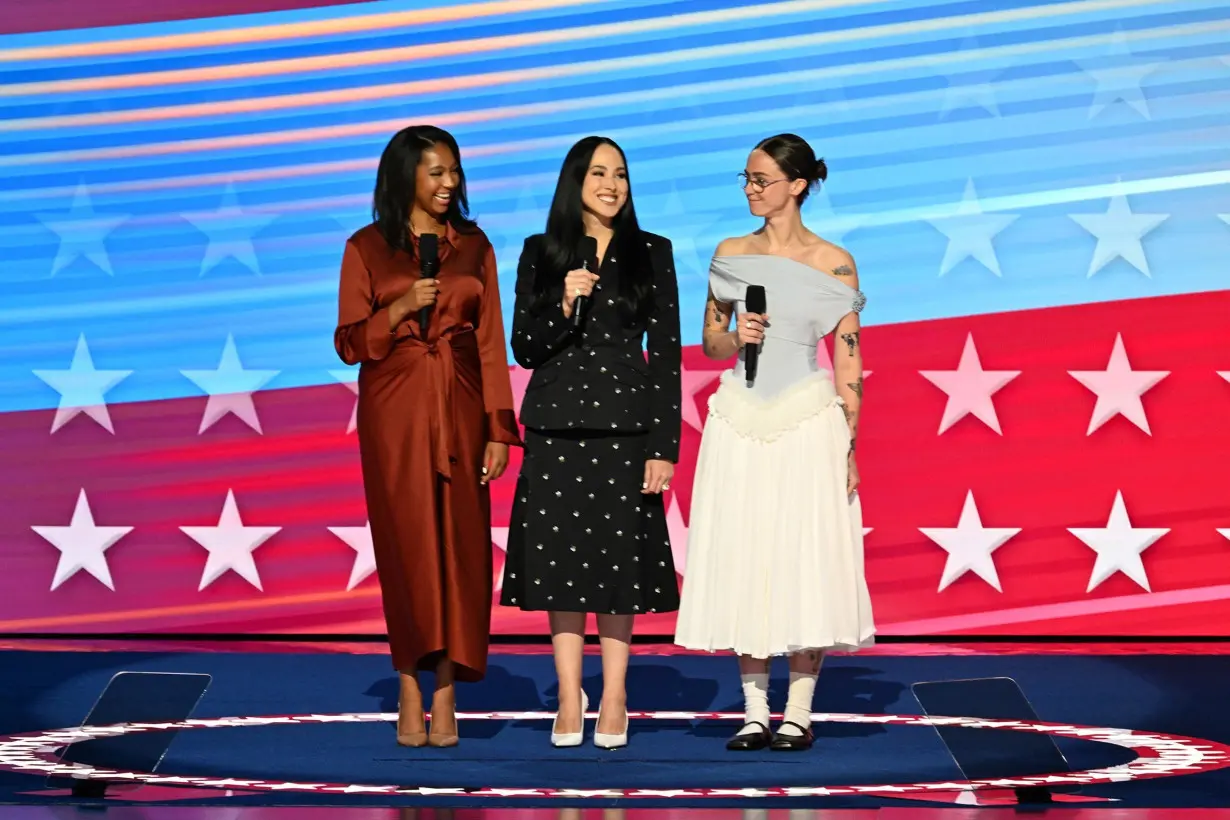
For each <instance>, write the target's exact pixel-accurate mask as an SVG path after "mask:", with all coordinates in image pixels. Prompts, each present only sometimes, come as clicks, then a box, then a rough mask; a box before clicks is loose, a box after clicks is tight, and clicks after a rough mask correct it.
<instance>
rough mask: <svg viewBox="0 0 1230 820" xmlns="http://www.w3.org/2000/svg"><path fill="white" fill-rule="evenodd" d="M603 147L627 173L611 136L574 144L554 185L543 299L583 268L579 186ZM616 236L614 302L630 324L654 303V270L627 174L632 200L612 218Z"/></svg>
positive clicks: (540, 285)
mask: <svg viewBox="0 0 1230 820" xmlns="http://www.w3.org/2000/svg"><path fill="white" fill-rule="evenodd" d="M600 145H609V146H611V147H612V148H614V149H615V150H616V151H618V152H619V156H620V158H621V159H623V162H624V168H625V170H626V169H627V166H628V159H627V156H626V155H625V154H624V151H623V149H622V148H620V147H619V145H618V144H617V143H616V142H615V141H614V140H612V139H609V138H607V137H585V138H584V139H582V140H580V141H579V142H577V144H576V145H574V146H572V148H571V149H569V151H568V155H567V156H565V157H564V164H563V166H562V167H561V168H560V172H559V180H558V181H557V182H556V183H555V197H554V198H553V199H552V200H551V210H550V211H549V212H548V214H547V229H546V232H545V235H544V237H543V246H542V258H541V260H540V264H539V269H538V273H539V275H538V277H537V278H536V280H535V289H536V290H537V291H538V292H539V294H541V295H546V294H547V293H548V292H551V291H556V290H559V289H560V288H561V287H562V283H563V281H564V276H565V275H566V274H567V273H568V271H570V270H574V269H576V268H579V267H581V263H582V261H583V260H582V259H581V256H580V253H579V252H578V250H579V246H580V243H581V237H583V236H584V235H585V223H584V220H583V219H582V213H583V208H582V205H581V186H582V185H583V184H584V182H585V175H586V174H587V173H588V172H589V165H590V162H591V161H592V160H593V158H594V151H596V150H597V149H598V146H600ZM612 227H613V228H614V231H615V233H614V236H613V237H611V248H610V250H611V252H613V255H614V256H615V258H616V259H617V260H619V287H618V295H617V299H616V302H617V304H618V306H619V309H620V312H621V313H622V314H623V317H624V319H625V321H627V322H629V323H631V322H633V321H636V320H637V319H641V318H643V317H644V316H646V315H647V314H648V312H649V309H650V307H651V304H652V299H653V270H652V268H651V267H650V262H649V254H648V252H647V251H646V248H645V240H644V238H643V237H642V235H641V227H640V225H639V224H638V223H637V221H636V208H635V207H633V204H632V177H631V175H630V174H629V176H628V199H627V201H625V202H624V206H623V207H622V208H620V209H619V213H618V214H617V215H616V216H615V219H614V220H613V225H612Z"/></svg>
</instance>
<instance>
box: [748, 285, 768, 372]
mask: <svg viewBox="0 0 1230 820" xmlns="http://www.w3.org/2000/svg"><path fill="white" fill-rule="evenodd" d="M743 301H744V304H746V305H747V312H748V313H758V314H760V315H761V316H763V315H764V313H765V311H766V310H768V305H767V304H766V302H765V292H764V285H748V286H747V295H746V296H745V297H743ZM759 359H760V345H759V344H749V345H745V346H744V349H743V371H744V373H746V374H747V383H748V384H749V385H750V384H751V383H752V382H754V381H756V365H757V364H758V362H759Z"/></svg>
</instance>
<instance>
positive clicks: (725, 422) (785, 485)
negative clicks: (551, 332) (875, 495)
mask: <svg viewBox="0 0 1230 820" xmlns="http://www.w3.org/2000/svg"><path fill="white" fill-rule="evenodd" d="M826 175H827V170H826V168H825V164H824V161H823V160H820V159H817V158H816V155H815V152H814V151H813V150H812V148H811V146H809V145H808V144H807V142H806V141H804V140H803V139H802V138H800V137H797V136H795V135H793V134H781V135H778V136H775V137H771V138H769V139H766V140H763V141H762V142H761V143H760V144H759V145H757V146H756V148H755V150H753V151H752V153H751V155H750V156H749V157H748V161H747V167H746V169H745V170H744V171H743V173H742V174H740V177H741V178H742V182H743V191H744V194H745V195H746V196H747V201H748V206H749V207H750V208H751V212H752V213H753V214H754V215H756V216H760V217H763V218H764V226H763V227H762V228H761V229H760V230H758V231H756V232H755V233H752V234H750V235H748V236H742V237H737V238H731V239H726V240H724V241H723V242H722V243H721V244H719V245H718V247H717V252H716V253H715V255H714V258H713V262H712V265H711V267H710V270H709V287H710V291H709V300H708V304H707V305H706V313H705V326H704V349H705V354H706V355H707V356H709V358H712V359H727V358H730V357H731V356H735V355H737V356H738V360H737V362H736V364H735V366H734V368H733V369H732V370H729V371H727V372H725V373H723V374H722V377H721V383H720V387H719V388H718V390H717V391H716V392H715V393H714V394H713V396H712V397H711V398H710V400H709V418H708V421H707V422H706V423H705V429H704V434H703V436H702V438H701V445H700V454H699V456H698V458H697V464H696V478H695V484H694V487H693V490H692V515H691V524H690V530H689V533H688V555H687V565H686V566H687V568H686V571H685V574H684V579H683V592H682V599H681V602H680V609H679V618H678V624H677V627H676V635H675V642H676V643H677V644H679V645H680V646H683V647H687V648H689V649H700V650H706V651H710V652H714V651H719V650H729V651H733V652H735V653H737V654H738V656H739V671H740V673H741V677H742V684H743V696H744V705H745V719H744V725H743V727H742V728H741V729H740V730H739V731H738V732H737V733H736V734H735V735H734V737H732V738H731V739H730V741H729V742H728V743H727V744H726V747H727V748H728V749H731V750H732V751H754V750H758V749H764V748H766V747H769V748H772V749H774V750H780V751H797V750H803V749H808V748H810V747H811V745H812V743H813V735H812V731H811V708H812V697H813V695H814V693H815V688H816V678H817V676H818V675H819V673H820V664H821V662H822V660H823V658H824V652H825V650H828V649H841V650H847V651H848V650H854V649H858V648H860V647H864V646H867V645H869V644H871V643H872V642H873V636H874V634H875V626H874V624H873V622H872V614H871V599H870V596H869V595H868V592H867V582H866V579H865V577H864V572H863V521H862V509H861V506H860V503H859V498H858V494H857V492H856V491H857V488H858V484H859V476H858V468H857V466H856V464H855V456H854V454H855V442H856V440H857V433H858V416H859V405H860V404H861V402H862V396H863V362H862V354H861V351H860V348H859V338H858V337H859V316H858V314H859V311H860V310H862V307H863V304H864V302H865V299H864V297H863V294H862V292H861V291H860V290H859V285H858V273H857V270H856V268H855V265H854V260H853V258H851V256H850V254H848V253H847V252H846V251H844V250H843V249H841V248H839V247H837V246H836V245H834V244H832V243H830V242H826V241H825V240H823V239H821V238H820V237H819V236H817V235H815V234H813V233H812V232H811V231H809V230H808V229H807V228H806V227H804V225H803V222H802V219H801V218H800V215H799V208H800V206H801V205H802V204H803V202H804V200H806V198H807V194H808V192H809V191H810V189H811V188H812V186H814V185H815V184H817V183H819V182H821V181H823V180H824V179H825V177H826ZM748 285H761V286H763V287H764V289H765V293H766V297H767V298H766V308H767V309H766V310H765V312H764V314H751V313H747V312H746V300H745V297H746V295H747V288H748ZM735 314H737V319H736V328H735V330H733V331H732V330H730V320H731V317H732V315H735ZM829 334H836V339H835V345H834V347H835V351H834V356H833V368H834V372H833V373H831V374H830V373H829V372H827V371H824V370H820V369H819V367H818V366H817V363H816V346H817V344H819V343H821V342H822V341H823V340H824V339H825V338H826V337H827V336H828V335H829ZM749 344H751V345H760V352H759V356H758V363H757V368H756V371H755V374H754V379H753V380H750V381H749V380H748V373H747V371H746V368H745V361H746V346H747V345H749ZM776 655H787V656H789V662H790V690H789V696H788V699H787V702H786V708H785V713H784V715H783V721H782V723H781V725H780V726H779V727H778V729H777V731H776V732H775V733H774V732H771V731H770V729H769V715H770V711H769V702H768V688H769V661H770V659H771V658H772V657H774V656H776Z"/></svg>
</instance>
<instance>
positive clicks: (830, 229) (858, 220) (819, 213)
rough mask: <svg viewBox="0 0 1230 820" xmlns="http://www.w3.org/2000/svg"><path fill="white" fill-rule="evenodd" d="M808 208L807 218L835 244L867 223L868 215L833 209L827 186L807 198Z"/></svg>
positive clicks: (821, 233) (822, 234)
mask: <svg viewBox="0 0 1230 820" xmlns="http://www.w3.org/2000/svg"><path fill="white" fill-rule="evenodd" d="M807 210H808V217H807V218H808V220H810V222H811V224H813V225H815V226H816V232H817V233H819V234H820V235H821V236H823V237H824V238H825V239H826V240H828V241H829V242H832V243H833V244H834V245H840V244H841V243H842V242H844V241H845V238H846V234H848V233H853V232H854V231H856V230H858V229H859V228H861V227H863V225H865V224H866V223H867V217H865V216H862V215H860V214H840V215H839V214H838V213H837V212H836V211H835V210H833V202H832V200H831V199H829V192H828V188H827V187H825V186H821V188H820V190H819V191H817V192H816V193H814V194H812V195H811V196H809V197H808V198H807Z"/></svg>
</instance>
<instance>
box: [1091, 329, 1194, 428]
mask: <svg viewBox="0 0 1230 820" xmlns="http://www.w3.org/2000/svg"><path fill="white" fill-rule="evenodd" d="M1068 375H1070V376H1071V377H1072V378H1074V379H1076V380H1077V381H1078V382H1080V383H1081V384H1083V385H1085V387H1088V388H1089V389H1090V390H1092V391H1093V392H1094V394H1095V395H1096V396H1097V397H1098V400H1097V402H1096V403H1095V404H1094V405H1093V416H1092V417H1091V418H1090V419H1089V429H1088V430H1087V431H1086V433H1085V435H1087V436H1089V435H1093V431H1094V430H1097V429H1098V428H1099V427H1101V426H1102V425H1103V424H1105V423H1106V422H1108V421H1110V420H1111V419H1112V418H1114V417H1115V416H1116V415H1122V416H1123V417H1124V418H1125V419H1127V420H1128V421H1130V422H1132V424H1135V425H1136V426H1137V427H1139V428H1140V429H1141V430H1143V431H1145V432H1146V433H1148V434H1149V435H1153V433H1152V431H1150V429H1149V419H1148V417H1147V416H1146V415H1145V406H1144V403H1143V402H1141V400H1140V397H1141V396H1143V395H1144V394H1145V391H1147V390H1149V389H1150V388H1151V387H1153V386H1154V385H1155V384H1157V383H1158V382H1160V381H1161V380H1162V379H1164V378H1166V377H1167V376H1169V375H1170V371H1169V370H1133V369H1132V365H1131V363H1130V362H1129V361H1128V357H1127V351H1126V350H1125V349H1124V346H1123V334H1122V333H1116V334H1115V346H1114V348H1113V349H1112V350H1111V353H1110V361H1109V362H1108V363H1107V365H1106V369H1105V370H1069V371H1068Z"/></svg>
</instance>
